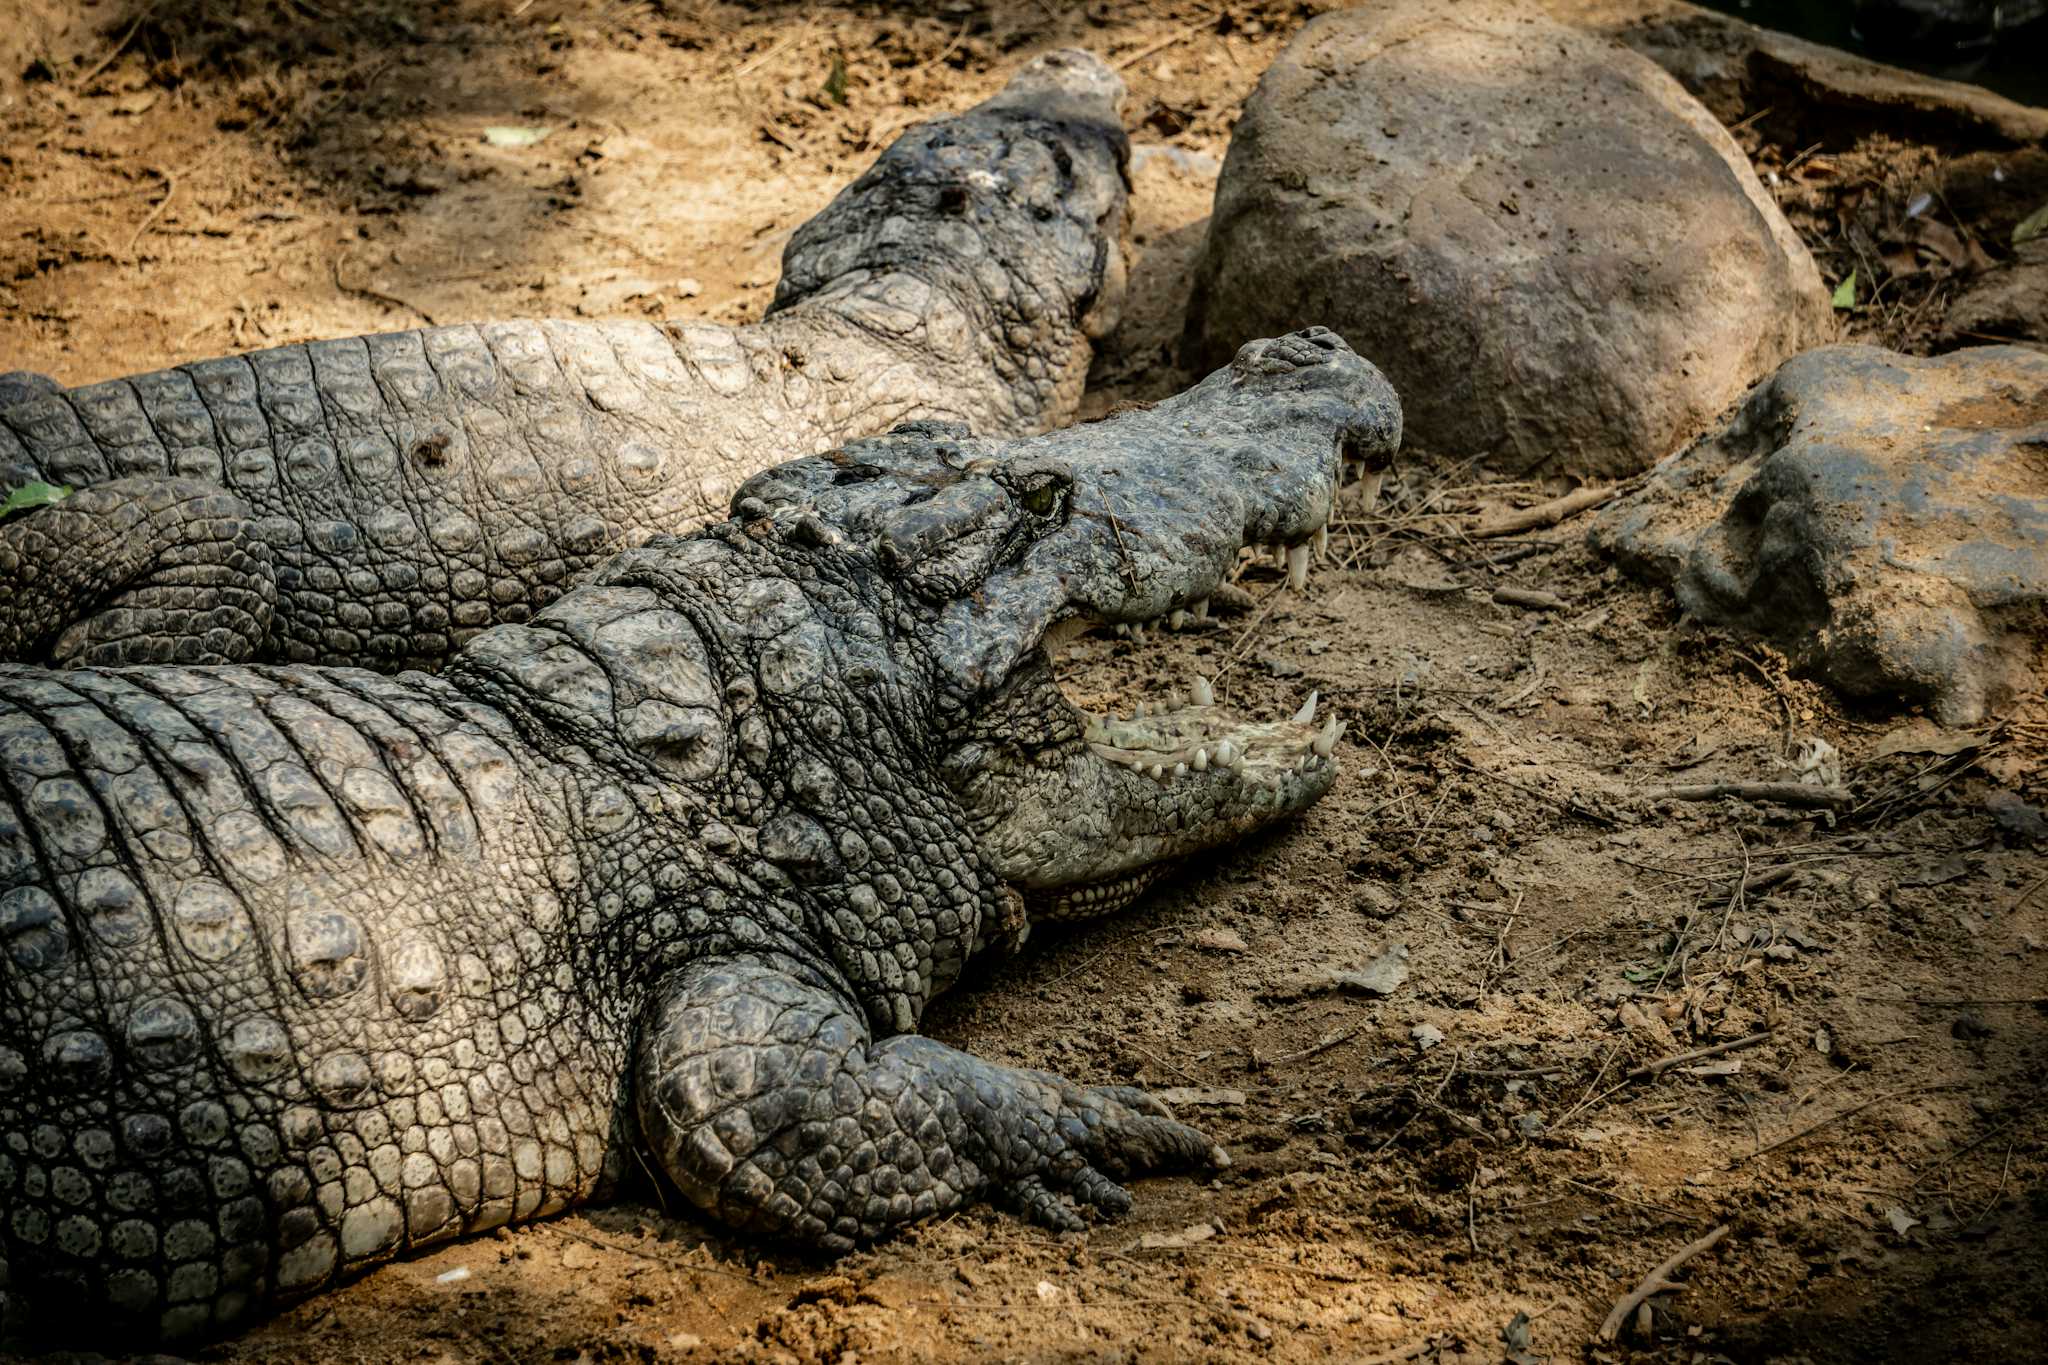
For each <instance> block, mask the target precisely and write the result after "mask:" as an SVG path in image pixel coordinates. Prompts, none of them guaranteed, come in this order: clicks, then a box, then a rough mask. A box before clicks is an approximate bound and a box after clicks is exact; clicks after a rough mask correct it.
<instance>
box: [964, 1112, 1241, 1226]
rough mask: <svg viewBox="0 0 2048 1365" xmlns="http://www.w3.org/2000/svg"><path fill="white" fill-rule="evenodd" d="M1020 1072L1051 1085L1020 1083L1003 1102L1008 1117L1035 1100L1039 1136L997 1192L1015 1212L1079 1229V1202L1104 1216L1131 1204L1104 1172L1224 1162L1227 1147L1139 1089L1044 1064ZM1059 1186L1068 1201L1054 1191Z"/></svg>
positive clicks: (1226, 1161) (1227, 1158) (1125, 1172)
mask: <svg viewBox="0 0 2048 1365" xmlns="http://www.w3.org/2000/svg"><path fill="white" fill-rule="evenodd" d="M1023 1074H1024V1075H1026V1076H1028V1077H1030V1078H1031V1081H1032V1082H1034V1083H1035V1084H1033V1085H1032V1086H1031V1087H1030V1089H1031V1090H1037V1091H1042V1090H1050V1091H1052V1092H1053V1093H1052V1095H1051V1096H1042V1095H1038V1094H1027V1093H1024V1090H1025V1087H1020V1088H1019V1089H1020V1093H1019V1094H1018V1095H1017V1096H1015V1097H1014V1098H1013V1099H1012V1100H1011V1101H1010V1102H1009V1105H1010V1114H1009V1116H1010V1119H1011V1121H1012V1122H1018V1121H1019V1120H1020V1119H1023V1117H1024V1116H1023V1115H1021V1114H1019V1113H1018V1110H1019V1109H1021V1108H1023V1107H1024V1106H1041V1107H1040V1108H1039V1109H1038V1114H1039V1121H1040V1122H1041V1123H1042V1124H1043V1125H1044V1129H1043V1131H1044V1135H1045V1137H1044V1141H1043V1145H1042V1146H1040V1147H1038V1148H1037V1149H1036V1150H1035V1151H1034V1152H1033V1153H1032V1154H1031V1155H1032V1156H1034V1157H1035V1158H1036V1159H1035V1162H1030V1161H1027V1163H1026V1168H1025V1169H1024V1171H1023V1173H1022V1174H1019V1175H1015V1176H1012V1177H1010V1179H1009V1180H1008V1182H1007V1184H1006V1185H1005V1187H1004V1191H1003V1193H1004V1198H1005V1202H1006V1203H1008V1205H1009V1206H1010V1207H1011V1208H1012V1209H1013V1210H1015V1212H1016V1213H1018V1214H1019V1215H1020V1216H1022V1217H1024V1218H1028V1219H1030V1220H1031V1221H1032V1222H1034V1223H1037V1224H1039V1225H1040V1226H1042V1227H1048V1228H1051V1229H1053V1230H1054V1231H1055V1232H1074V1231H1078V1230H1080V1229H1081V1228H1082V1227H1083V1226H1085V1224H1084V1223H1083V1220H1082V1218H1081V1215H1080V1214H1079V1213H1078V1212H1077V1209H1082V1208H1092V1209H1095V1210H1097V1211H1098V1212H1100V1213H1103V1214H1106V1215H1109V1216H1111V1217H1119V1216H1121V1215H1123V1214H1125V1213H1128V1212H1130V1208H1131V1195H1130V1191H1128V1190H1126V1189H1125V1188H1124V1187H1123V1186H1122V1185H1120V1184H1118V1183H1117V1181H1116V1180H1114V1179H1111V1178H1110V1177H1111V1175H1114V1176H1117V1177H1122V1178H1128V1177H1130V1176H1133V1175H1143V1174H1146V1173H1148V1172H1153V1171H1174V1170H1186V1169H1188V1168H1191V1167H1198V1166H1204V1165H1207V1166H1227V1165H1229V1164H1230V1154H1229V1153H1227V1152H1225V1151H1224V1150H1223V1149H1222V1148H1221V1147H1218V1146H1217V1145H1216V1144H1215V1143H1213V1142H1211V1141H1210V1140H1209V1138H1208V1137H1207V1136H1206V1135H1205V1134H1203V1133H1201V1132H1200V1131H1198V1130H1196V1129H1194V1128H1190V1127H1189V1126H1188V1125H1186V1124H1184V1123H1181V1122H1180V1121H1178V1120H1177V1119H1175V1118H1174V1117H1173V1112H1172V1111H1171V1110H1170V1109H1168V1108H1167V1107H1166V1106H1165V1105H1164V1104H1162V1103H1160V1102H1159V1101H1158V1100H1157V1099H1155V1098H1153V1097H1152V1096H1151V1095H1148V1094H1146V1093H1145V1092H1144V1091H1142V1090H1138V1089H1135V1088H1133V1087H1131V1086H1125V1085H1107V1086H1089V1085H1076V1084H1074V1083H1073V1082H1071V1081H1067V1080H1063V1079H1061V1078H1060V1077H1057V1076H1050V1075H1047V1074H1045V1073H1043V1072H1027V1073H1023ZM1105 1171H1106V1172H1108V1173H1109V1174H1104V1172H1105ZM1062 1192H1064V1193H1065V1194H1066V1195H1068V1196H1069V1197H1070V1198H1071V1199H1072V1201H1073V1204H1072V1206H1070V1205H1069V1204H1068V1203H1066V1202H1065V1201H1064V1200H1062V1199H1061V1198H1060V1194H1061V1193H1062Z"/></svg>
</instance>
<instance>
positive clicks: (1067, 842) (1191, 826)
mask: <svg viewBox="0 0 2048 1365" xmlns="http://www.w3.org/2000/svg"><path fill="white" fill-rule="evenodd" d="M1311 544H1312V542H1306V541H1305V542H1303V543H1302V544H1300V545H1297V546H1292V547H1288V546H1281V547H1276V550H1277V553H1276V556H1275V557H1276V559H1277V560H1278V561H1279V562H1280V564H1281V565H1282V567H1283V568H1284V569H1285V570H1286V571H1287V572H1288V574H1289V577H1290V579H1292V580H1293V581H1294V582H1295V583H1296V584H1297V585H1299V583H1300V582H1301V580H1302V579H1303V578H1304V577H1305V576H1306V563H1305V561H1306V559H1307V557H1308V555H1309V552H1310V548H1311ZM1175 614H1176V615H1178V614H1179V613H1178V612H1177V613H1175ZM1093 624H1095V623H1094V622H1092V621H1090V620H1089V619H1088V618H1086V617H1072V618H1069V619H1067V620H1065V621H1062V622H1060V623H1059V624H1057V625H1055V626H1054V627H1052V628H1051V629H1050V630H1048V631H1047V632H1046V635H1045V638H1044V640H1043V641H1042V642H1041V646H1040V650H1039V654H1040V658H1039V661H1038V662H1037V663H1036V664H1035V665H1034V666H1033V667H1032V668H1031V669H1030V670H1029V672H1030V673H1031V674H1032V675H1033V679H1034V680H1033V681H1031V682H1026V683H1024V684H1022V685H1021V686H1020V689H1019V690H1020V693H1021V694H1024V695H1025V696H1028V698H1029V702H1028V705H1035V706H1038V707H1045V708H1056V709H1057V710H1058V711H1061V712H1064V713H1065V714H1064V715H1063V716H1059V717H1055V718H1045V717H1040V718H1038V720H1037V722H1036V724H1034V725H1033V726H1032V727H1031V728H1034V729H1035V728H1037V726H1038V725H1045V726H1046V728H1047V729H1048V730H1049V731H1050V732H1051V733H1053V734H1056V735H1058V736H1060V737H1061V739H1060V741H1059V742H1057V743H1055V744H1053V745H1050V746H1048V747H1047V749H1046V750H1045V751H1043V752H1042V753H1041V755H1040V756H1039V757H1038V758H1037V760H1036V761H1035V762H1034V763H1031V764H1028V765H1026V770H1027V772H1028V774H1029V775H1028V777H1027V778H1026V779H1025V780H1024V781H1021V782H1016V783H1008V782H1005V783H998V784H993V785H992V787H991V788H990V789H987V790H985V791H984V793H983V796H984V801H983V809H984V812H985V813H987V814H990V816H991V819H992V824H993V830H992V831H991V834H990V843H991V845H992V848H993V851H994V853H995V856H996V861H997V865H998V867H999V868H1001V869H1002V870H1003V872H1004V875H1005V877H1006V879H1007V880H1008V881H1009V882H1010V884H1011V886H1012V887H1013V888H1014V889H1015V890H1016V891H1018V892H1019V893H1020V894H1021V895H1022V896H1023V898H1024V902H1025V907H1026V910H1027V912H1028V914H1029V916H1030V918H1031V919H1032V920H1034V921H1043V920H1053V919H1076V918H1083V917H1094V916H1097V915H1103V914H1108V913H1111V912H1113V911H1116V910H1120V909H1122V908H1123V907H1124V906H1126V905H1128V904H1130V903H1131V902H1133V901H1135V900H1136V899H1137V898H1138V897H1139V896H1141V895H1142V894H1144V893H1145V891H1147V890H1148V889H1149V888H1150V887H1151V886H1152V885H1153V884H1154V883H1156V882H1157V881H1159V879H1160V878H1161V877H1163V876H1165V875H1166V874H1167V873H1168V872H1170V871H1171V870H1172V869H1173V868H1174V867H1175V866H1177V865H1178V864H1179V863H1180V862H1181V861H1183V860H1184V859H1185V858H1187V857H1189V856H1191V855H1193V854H1197V853H1200V852H1202V851H1204V850H1206V849H1210V848H1214V847H1217V846H1220V845H1223V844H1227V843H1229V842H1231V841H1233V840H1235V839H1238V838H1240V837H1242V836H1244V835H1246V834H1248V833H1250V832H1252V831H1253V830H1255V829H1257V828H1259V827H1260V826H1263V825H1266V824H1270V823H1273V822H1275V821H1277V820H1281V819H1284V818H1286V817H1287V816H1289V815H1292V814H1294V813H1296V812H1298V811H1300V810H1303V809H1305V808H1307V807H1308V806H1310V805H1312V804H1313V803H1314V802H1315V801H1316V800H1317V798H1319V797H1321V796H1322V795H1323V793H1324V792H1326V791H1327V790H1328V789H1329V787H1330V785H1331V784H1332V783H1333V782H1334V781H1335V780H1336V776H1337V763H1336V749H1337V743H1338V741H1339V740H1340V739H1341V738H1342V737H1343V733H1344V723H1343V722H1342V721H1341V720H1340V719H1338V718H1337V717H1336V716H1334V715H1328V714H1321V715H1319V710H1320V709H1321V708H1320V705H1319V698H1318V696H1317V694H1316V693H1314V692H1311V693H1310V694H1309V695H1308V698H1307V700H1306V701H1305V702H1303V703H1302V704H1301V705H1300V707H1299V709H1297V710H1295V711H1294V712H1293V713H1292V714H1291V715H1287V716H1284V717H1278V718H1274V719H1269V720H1261V719H1254V718H1248V717H1246V716H1244V715H1241V714H1238V713H1237V712H1235V711H1234V710H1232V709H1231V708H1229V707H1227V706H1224V705H1221V704H1219V703H1218V701H1217V698H1216V691H1215V688H1214V686H1213V685H1212V684H1211V683H1210V681H1209V680H1208V679H1207V678H1205V677H1203V676H1201V675H1199V674H1197V675H1195V676H1193V677H1192V678H1191V679H1190V680H1189V682H1188V684H1187V686H1186V687H1185V689H1173V690H1169V691H1167V692H1165V693H1164V694H1154V695H1151V696H1148V697H1146V698H1143V699H1141V700H1138V701H1136V702H1135V703H1134V704H1131V705H1129V708H1128V710H1126V709H1124V708H1122V707H1119V708H1116V709H1113V710H1109V711H1105V712H1097V711H1094V710H1091V709H1089V708H1088V707H1086V706H1082V705H1080V704H1078V703H1077V702H1075V701H1074V700H1073V698H1072V697H1070V696H1069V695H1068V694H1067V691H1066V689H1065V688H1064V687H1062V686H1061V685H1060V682H1059V677H1058V674H1059V668H1058V659H1059V656H1060V655H1061V653H1062V652H1064V650H1065V648H1066V646H1067V645H1068V644H1070V643H1071V641H1072V640H1073V639H1074V638H1075V637H1076V636H1078V635H1080V634H1082V633H1083V632H1085V631H1086V630H1087V629H1088V628H1089V627H1090V626H1091V625H1093ZM1176 624H1178V623H1176ZM1128 629H1129V630H1134V631H1141V630H1142V629H1143V627H1142V626H1132V627H1129V628H1128ZM1119 633H1124V632H1123V631H1120V632H1119ZM1048 722H1049V723H1048ZM1077 732H1078V733H1077ZM991 802H993V803H997V804H999V806H1000V809H999V810H995V811H993V812H991V810H990V803H991Z"/></svg>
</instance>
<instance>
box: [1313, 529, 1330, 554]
mask: <svg viewBox="0 0 2048 1365" xmlns="http://www.w3.org/2000/svg"><path fill="white" fill-rule="evenodd" d="M1315 547H1316V561H1317V562H1318V563H1320V562H1322V561H1323V560H1325V559H1328V558H1329V557H1330V523H1328V522H1327V521H1326V522H1324V523H1323V524H1322V525H1321V526H1318V527H1316V538H1315Z"/></svg>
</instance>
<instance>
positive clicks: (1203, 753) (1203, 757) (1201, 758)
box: [1194, 749, 1209, 773]
mask: <svg viewBox="0 0 2048 1365" xmlns="http://www.w3.org/2000/svg"><path fill="white" fill-rule="evenodd" d="M1194 766H1195V771H1196V772H1198V773H1204V772H1207V771H1209V751H1208V750H1207V749H1197V750H1195V765H1194Z"/></svg>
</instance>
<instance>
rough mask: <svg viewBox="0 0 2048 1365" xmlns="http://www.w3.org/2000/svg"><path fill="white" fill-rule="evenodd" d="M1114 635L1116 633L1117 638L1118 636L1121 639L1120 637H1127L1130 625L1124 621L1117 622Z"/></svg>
mask: <svg viewBox="0 0 2048 1365" xmlns="http://www.w3.org/2000/svg"><path fill="white" fill-rule="evenodd" d="M1116 633H1117V635H1118V636H1120V637H1121V636H1125V635H1129V634H1130V633H1131V627H1130V624H1129V623H1128V622H1125V621H1119V622H1117V623H1116Z"/></svg>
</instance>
